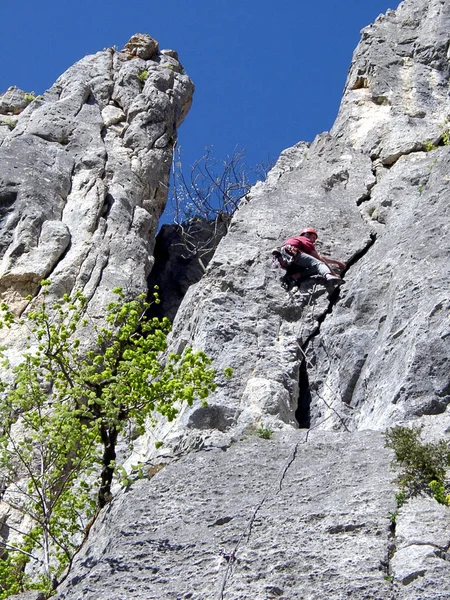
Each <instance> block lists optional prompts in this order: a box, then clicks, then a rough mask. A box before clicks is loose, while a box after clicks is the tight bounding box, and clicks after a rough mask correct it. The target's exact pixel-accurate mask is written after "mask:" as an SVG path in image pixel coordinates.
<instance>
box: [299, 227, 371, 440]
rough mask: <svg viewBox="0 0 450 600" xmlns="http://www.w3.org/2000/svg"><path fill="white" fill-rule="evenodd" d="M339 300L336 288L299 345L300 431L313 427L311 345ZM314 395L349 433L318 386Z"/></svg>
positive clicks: (360, 252)
mask: <svg viewBox="0 0 450 600" xmlns="http://www.w3.org/2000/svg"><path fill="white" fill-rule="evenodd" d="M376 239H377V234H376V233H371V234H370V239H369V240H368V241H367V242H366V245H365V246H364V247H363V248H361V249H360V250H358V251H357V252H355V253H354V254H353V256H352V257H351V258H350V259H349V260H348V261H347V264H346V267H345V270H344V271H343V275H345V274H346V273H348V271H349V269H350V268H351V267H353V266H354V265H355V264H356V263H358V262H359V261H360V260H361V259H362V258H363V257H364V256H365V255H366V254H367V253H368V252H369V250H370V249H371V248H372V246H373V245H374V244H375V242H376ZM314 291H315V288H313V291H312V292H311V297H312V295H313V292H314ZM311 297H310V299H309V301H308V305H309V304H310V301H311ZM339 299H340V288H336V289H335V290H334V291H333V292H332V293H331V294H330V296H329V302H328V307H327V309H326V310H325V311H324V312H323V313H322V314H320V315H319V316H318V317H317V318H316V322H317V325H316V327H315V328H314V329H313V330H312V331H311V333H310V334H309V335H308V337H307V338H306V340H305V341H304V342H303V343H301V344H299V350H300V354H301V356H300V365H299V381H298V385H299V391H298V400H297V408H296V410H295V418H296V420H297V423H298V426H299V428H300V429H309V428H310V426H311V412H310V409H311V402H312V399H313V394H312V391H311V386H310V382H309V375H308V369H310V368H311V367H312V366H313V365H312V362H311V360H312V359H310V358H308V349H309V346H310V344H312V342H313V340H315V339H316V338H317V337H318V336H319V335H320V331H321V326H322V324H323V323H324V321H325V319H326V318H327V316H328V315H330V314H332V312H333V308H334V307H335V306H336V304H337V303H338V302H339ZM300 339H301V336H300ZM328 391H329V392H330V393H331V395H332V396H333V397H334V399H336V398H337V394H336V393H335V392H333V390H331V388H329V390H328ZM314 394H315V395H316V396H317V397H318V398H319V399H320V400H321V401H322V402H323V403H324V404H325V405H326V406H327V408H328V409H329V410H330V411H331V412H332V413H333V414H334V415H335V416H336V417H337V418H338V420H339V422H340V423H341V425H342V426H343V428H344V430H345V431H349V429H348V426H347V424H346V421H345V418H344V417H343V416H342V415H341V414H340V413H339V412H338V411H337V410H336V409H335V408H334V407H333V405H332V404H330V402H328V401H327V400H326V399H325V398H324V396H323V395H322V394H320V393H319V392H318V389H317V386H315V389H314ZM337 400H338V402H340V401H341V400H342V395H341V397H340V398H338V399H337ZM329 418H330V417H329V416H328V417H326V418H325V420H328V419H329ZM321 422H322V423H323V422H325V421H321Z"/></svg>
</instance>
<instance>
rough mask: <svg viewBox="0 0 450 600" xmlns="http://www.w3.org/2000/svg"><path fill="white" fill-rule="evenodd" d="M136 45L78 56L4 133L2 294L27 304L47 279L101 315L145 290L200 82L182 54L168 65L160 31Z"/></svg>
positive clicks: (0, 151) (19, 305)
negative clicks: (187, 70)
mask: <svg viewBox="0 0 450 600" xmlns="http://www.w3.org/2000/svg"><path fill="white" fill-rule="evenodd" d="M127 48H128V50H129V51H130V52H131V51H133V52H134V50H136V52H134V54H133V57H132V58H131V57H130V56H128V55H127V54H126V53H125V52H116V51H114V50H113V49H112V48H110V49H107V50H104V51H103V52H99V53H97V54H95V55H93V56H87V57H85V58H84V59H82V60H81V61H79V62H78V63H76V64H75V65H73V66H72V67H71V68H70V69H68V71H67V72H66V73H64V74H63V75H61V77H60V78H59V79H58V80H57V81H56V83H55V84H54V85H53V86H52V88H50V90H48V91H47V92H46V93H45V96H44V99H43V100H35V101H34V102H32V103H30V104H29V105H28V106H27V108H26V109H25V110H24V111H23V112H22V113H21V114H20V115H19V117H18V121H17V125H16V127H15V128H14V129H13V130H12V131H9V130H8V134H7V135H6V136H5V137H4V138H3V141H2V142H1V143H0V160H1V164H2V167H1V171H0V205H1V209H0V218H1V222H0V260H1V265H0V292H1V293H2V294H3V297H5V298H7V299H8V300H9V301H12V302H13V306H14V307H15V309H16V310H17V311H22V310H23V309H24V308H25V307H26V305H27V301H26V300H25V298H26V296H27V295H28V294H32V295H36V294H38V293H39V289H40V281H41V280H42V278H44V277H45V278H50V279H51V281H52V287H51V293H52V294H55V295H60V294H62V293H64V292H70V291H71V290H74V289H81V290H83V291H84V293H85V294H86V295H87V296H88V297H89V299H90V301H91V302H90V306H91V314H92V316H93V317H101V316H102V315H103V313H104V309H105V305H106V303H107V302H108V301H109V298H110V294H111V289H112V288H114V287H116V286H121V287H123V288H125V289H127V291H128V293H129V294H130V295H135V294H137V293H140V292H142V291H144V290H146V289H147V277H148V275H149V273H150V270H151V267H152V264H153V258H152V250H153V244H154V235H155V233H156V228H157V224H158V218H159V216H160V215H161V213H162V211H163V209H164V206H165V202H166V199H167V182H168V177H169V170H170V163H171V160H172V150H173V144H174V141H175V139H176V129H177V127H178V126H179V125H180V124H181V122H182V120H183V119H184V116H185V115H186V113H187V110H188V108H189V106H190V103H191V98H192V92H193V85H192V83H191V81H190V79H189V78H188V77H187V76H186V75H184V74H182V73H181V71H182V68H181V66H180V65H179V63H177V65H178V67H179V68H178V70H177V72H176V71H175V70H170V69H167V68H165V67H164V66H163V65H160V64H159V62H158V61H159V60H160V57H159V55H158V53H157V42H156V41H155V40H153V39H152V38H150V36H146V35H143V34H139V35H137V36H133V38H132V39H131V40H130V42H129V44H128V45H127ZM161 56H162V55H161ZM152 57H153V58H154V59H155V60H150V58H152ZM163 58H164V60H170V61H172V62H176V59H175V58H173V57H171V56H167V57H166V56H163ZM145 71H146V72H147V73H148V78H147V79H146V80H142V79H145V78H142V77H141V79H140V78H139V76H140V75H141V74H142V73H143V72H145ZM17 93H19V91H18V90H16V91H15V92H14V94H16V95H17ZM20 93H22V92H20ZM8 94H9V96H11V94H12V92H10V91H8V92H7V94H4V95H3V96H2V102H3V104H5V102H6V99H5V97H6V96H8ZM9 96H8V98H9ZM22 96H23V93H22ZM8 101H9V102H10V105H11V106H12V104H11V102H12V100H8ZM2 129H4V128H2Z"/></svg>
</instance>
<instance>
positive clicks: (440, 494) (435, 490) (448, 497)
mask: <svg viewBox="0 0 450 600" xmlns="http://www.w3.org/2000/svg"><path fill="white" fill-rule="evenodd" d="M429 485H430V490H431V492H432V494H433V496H434V498H435V499H436V500H437V501H438V502H439V504H444V505H445V506H449V505H450V494H447V493H446V490H445V485H444V484H443V483H442V481H436V480H433V481H430V484H429Z"/></svg>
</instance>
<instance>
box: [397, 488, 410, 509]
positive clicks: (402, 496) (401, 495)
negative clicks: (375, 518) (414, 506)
mask: <svg viewBox="0 0 450 600" xmlns="http://www.w3.org/2000/svg"><path fill="white" fill-rule="evenodd" d="M407 499H408V497H407V496H406V493H405V492H404V491H403V490H402V491H400V492H397V493H396V494H395V500H396V501H397V508H401V507H402V506H403V505H404V504H405V502H406V501H407Z"/></svg>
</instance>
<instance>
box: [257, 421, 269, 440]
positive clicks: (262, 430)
mask: <svg viewBox="0 0 450 600" xmlns="http://www.w3.org/2000/svg"><path fill="white" fill-rule="evenodd" d="M256 433H257V435H258V436H259V437H260V438H262V439H263V440H270V438H271V437H272V435H273V431H272V429H269V428H268V427H264V425H263V424H261V425H260V426H259V428H258V430H257V431H256Z"/></svg>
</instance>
